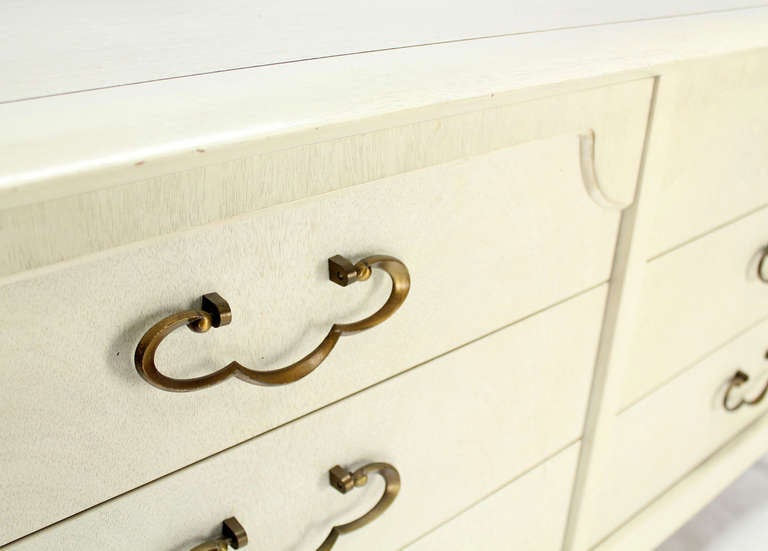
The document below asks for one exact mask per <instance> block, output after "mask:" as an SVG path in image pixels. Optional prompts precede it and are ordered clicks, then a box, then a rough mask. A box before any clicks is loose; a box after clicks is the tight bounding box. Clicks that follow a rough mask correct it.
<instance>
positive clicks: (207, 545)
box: [190, 517, 248, 551]
mask: <svg viewBox="0 0 768 551" xmlns="http://www.w3.org/2000/svg"><path fill="white" fill-rule="evenodd" d="M246 545H248V534H246V533H245V528H243V527H242V525H241V524H240V523H239V522H238V521H237V519H236V518H235V517H229V518H228V519H226V520H225V521H224V522H223V523H222V526H221V537H220V538H216V539H214V540H209V541H206V542H204V543H201V544H200V545H196V546H195V547H193V548H192V549H190V551H227V550H228V549H229V548H230V546H231V547H232V548H233V549H240V548H241V547H245V546H246Z"/></svg>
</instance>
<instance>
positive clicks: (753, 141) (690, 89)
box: [644, 49, 768, 256]
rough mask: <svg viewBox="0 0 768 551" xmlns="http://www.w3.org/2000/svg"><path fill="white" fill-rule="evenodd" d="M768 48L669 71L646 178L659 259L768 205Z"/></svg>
mask: <svg viewBox="0 0 768 551" xmlns="http://www.w3.org/2000/svg"><path fill="white" fill-rule="evenodd" d="M766 97H768V50H765V49H763V50H758V51H752V52H748V53H739V54H736V55H730V56H726V57H723V58H717V59H714V60H706V61H702V62H697V63H690V64H686V66H685V68H684V69H681V70H680V71H679V72H670V73H665V75H664V77H663V79H662V81H661V84H660V86H659V96H658V99H657V102H656V109H655V111H654V131H653V134H652V137H651V140H650V143H649V146H648V147H649V150H648V156H647V159H648V160H647V163H646V168H645V176H644V178H645V180H646V181H648V182H652V183H653V184H654V185H657V186H659V188H660V192H659V194H658V196H657V200H656V201H655V205H654V216H655V220H654V223H653V224H651V236H650V244H649V247H650V249H649V251H648V252H649V254H650V255H651V256H655V255H657V254H659V253H661V252H663V251H666V250H669V249H671V248H672V247H675V246H677V245H679V244H681V243H684V242H685V241H687V240H689V239H691V238H693V237H695V236H697V235H702V234H704V233H706V232H707V231H709V230H711V229H712V228H715V227H717V226H719V225H721V224H725V223H726V222H728V221H730V220H733V219H735V218H737V217H739V216H742V215H744V214H746V213H748V212H751V211H752V210H754V209H755V208H757V207H759V206H763V205H766V204H768V157H766V154H765V152H766V151H768V106H766V99H765V98H766Z"/></svg>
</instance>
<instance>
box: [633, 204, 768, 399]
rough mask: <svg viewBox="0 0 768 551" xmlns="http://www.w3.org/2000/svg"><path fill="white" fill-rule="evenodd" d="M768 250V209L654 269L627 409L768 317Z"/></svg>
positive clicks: (651, 266)
mask: <svg viewBox="0 0 768 551" xmlns="http://www.w3.org/2000/svg"><path fill="white" fill-rule="evenodd" d="M766 245H768V208H765V209H762V210H760V211H759V212H757V213H755V214H752V215H751V216H748V217H747V218H744V219H742V220H739V221H738V222H735V223H733V224H730V225H728V226H726V227H725V228H723V229H721V230H718V231H717V232H715V233H712V234H709V235H707V236H705V237H703V238H701V239H698V240H696V241H694V242H693V243H691V244H689V245H687V246H685V247H683V248H682V249H679V250H676V251H673V252H671V253H669V254H666V255H664V256H662V257H659V258H657V259H655V260H653V261H651V262H650V263H648V265H647V267H646V274H645V282H644V288H643V291H642V293H643V294H642V297H641V304H640V306H639V309H638V310H639V311H638V321H637V326H636V327H637V329H636V335H635V337H634V339H633V342H632V344H631V354H630V358H631V360H630V363H629V365H628V369H627V370H626V372H625V373H624V380H623V392H622V404H623V406H624V407H626V406H628V405H629V404H632V403H634V402H635V401H637V400H638V399H639V398H640V397H642V396H643V395H645V394H647V393H648V392H650V391H652V390H653V389H654V388H655V387H657V386H659V385H661V384H662V383H664V382H665V381H667V380H669V379H670V378H671V377H673V376H674V375H675V374H676V373H679V372H680V371H681V370H683V369H684V368H685V367H687V366H690V365H692V364H693V363H694V362H696V361H697V360H698V359H700V358H702V357H704V356H705V355H706V354H707V353H709V352H710V351H711V350H713V349H714V348H716V347H718V346H720V345H721V344H722V343H724V342H725V341H727V340H728V339H730V338H732V337H733V336H734V335H736V334H738V333H739V332H740V331H743V330H744V329H746V328H747V327H749V326H751V325H753V324H754V323H756V322H757V321H759V320H760V319H762V318H763V317H765V316H766V315H768V284H766V283H765V282H763V281H761V280H760V278H759V277H758V266H759V260H760V258H761V255H762V253H763V252H764V249H765V246H766ZM763 268H764V271H765V266H763Z"/></svg>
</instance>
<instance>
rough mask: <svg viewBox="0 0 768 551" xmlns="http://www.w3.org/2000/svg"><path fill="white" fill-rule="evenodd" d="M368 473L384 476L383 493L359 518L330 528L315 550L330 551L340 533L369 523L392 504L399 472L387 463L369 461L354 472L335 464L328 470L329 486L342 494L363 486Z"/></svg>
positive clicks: (397, 486) (398, 483)
mask: <svg viewBox="0 0 768 551" xmlns="http://www.w3.org/2000/svg"><path fill="white" fill-rule="evenodd" d="M370 473H378V474H379V475H381V476H382V477H383V478H384V482H385V483H386V486H385V487H384V493H383V494H382V495H381V498H380V499H379V501H377V502H376V505H374V506H373V508H372V509H371V510H370V511H368V512H367V513H365V514H364V515H363V516H361V517H360V518H357V519H355V520H353V521H351V522H347V523H346V524H339V525H338V526H334V527H333V528H331V531H330V533H329V534H328V536H327V537H326V538H325V540H323V543H322V544H320V547H318V548H317V551H330V549H331V548H332V547H333V546H334V544H335V543H336V540H338V539H339V536H340V535H341V534H347V533H349V532H352V531H353V530H357V529H358V528H362V527H363V526H366V525H367V524H370V523H371V522H373V521H374V520H376V519H377V518H379V517H380V516H381V515H382V514H383V513H384V511H386V510H387V508H388V507H389V506H390V505H392V502H393V501H394V500H395V498H396V497H397V493H398V492H399V491H400V473H398V472H397V469H395V468H394V467H393V466H392V465H390V464H389V463H369V464H368V465H365V466H363V467H360V468H359V469H357V470H356V471H354V472H349V471H347V470H346V469H344V468H342V467H340V466H339V465H336V466H335V467H333V468H332V469H331V470H330V471H329V472H328V474H329V479H330V483H331V486H333V487H334V488H336V489H337V490H338V491H339V492H341V493H342V494H346V493H347V492H349V491H350V490H352V489H354V488H359V487H361V486H365V484H366V483H367V482H368V475H369V474H370Z"/></svg>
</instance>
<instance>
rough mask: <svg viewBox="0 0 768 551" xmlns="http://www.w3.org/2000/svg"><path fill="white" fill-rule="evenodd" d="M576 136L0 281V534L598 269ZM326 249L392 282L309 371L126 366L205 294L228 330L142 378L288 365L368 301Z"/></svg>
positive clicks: (332, 394)
mask: <svg viewBox="0 0 768 551" xmlns="http://www.w3.org/2000/svg"><path fill="white" fill-rule="evenodd" d="M596 137H597V140H598V141H597V144H598V145H597V151H598V152H599V151H601V148H600V147H601V146H600V143H601V142H600V141H599V140H600V137H599V136H596ZM635 137H636V138H639V137H641V136H640V135H638V136H635ZM582 138H583V136H582ZM631 141H632V143H635V140H634V139H633V140H631ZM608 143H609V142H606V147H604V148H603V150H609V149H610V148H609V147H608ZM639 143H640V142H639V140H638V141H637V145H639ZM582 149H583V139H580V136H579V135H577V134H572V135H564V136H557V137H553V138H550V139H546V140H540V141H536V142H529V143H526V144H523V145H519V146H515V147H510V148H505V149H501V150H498V151H494V152H491V153H488V154H483V155H477V156H473V157H470V158H467V159H464V160H461V161H455V162H451V163H446V164H442V165H437V166H433V167H430V168H426V169H422V170H417V171H413V172H409V173H405V174H401V175H398V176H394V177H391V178H385V179H381V180H377V181H374V182H369V183H368V184H363V185H360V186H355V187H350V188H346V189H344V190H341V191H338V192H334V193H330V194H326V195H322V196H319V197H315V198H311V199H307V200H304V201H300V202H296V203H293V204H290V205H285V206H281V207H275V208H271V209H266V210H264V211H260V212H259V213H256V214H253V215H249V216H246V217H242V218H237V219H233V220H231V221H229V222H227V223H226V224H220V225H215V226H209V227H206V228H202V229H199V230H195V231H191V232H188V233H184V234H177V235H172V236H168V237H166V238H163V239H159V240H156V241H152V242H147V243H144V244H142V245H141V246H132V247H127V248H124V249H119V250H115V251H112V252H110V253H109V254H103V255H99V256H95V257H93V258H91V259H89V260H88V261H87V262H85V261H83V262H80V263H77V264H75V265H72V266H69V267H66V268H63V269H61V270H58V271H56V272H52V273H43V274H41V275H39V276H37V277H34V278H29V279H25V280H22V281H18V282H15V283H12V284H9V285H6V286H5V287H3V288H2V289H0V304H3V307H4V309H5V311H8V312H14V317H13V319H11V318H6V319H3V320H0V349H2V350H3V354H4V356H3V364H4V365H3V370H2V381H1V382H2V384H1V385H0V404H2V406H0V407H1V408H2V409H1V410H0V414H1V415H0V427H1V428H0V437H2V440H3V441H4V442H5V443H6V444H7V446H6V450H5V451H4V452H3V453H4V456H5V457H4V462H3V465H4V468H3V469H2V472H0V484H1V485H2V486H3V487H4V488H7V490H6V494H9V495H11V496H13V499H11V500H9V503H10V502H13V503H14V508H18V509H20V510H24V511H27V512H26V513H25V515H26V517H25V518H23V519H22V518H17V519H16V520H15V521H14V522H10V523H8V524H7V526H4V527H3V530H1V531H0V534H1V535H2V537H0V542H2V541H7V539H10V538H12V537H15V536H18V535H20V534H23V533H25V532H27V531H29V530H31V529H34V528H38V527H40V526H43V525H45V524H48V523H50V522H53V521H56V520H58V519H60V518H62V517H64V516H67V515H70V514H73V513H75V512H77V511H79V510H81V509H83V508H86V507H89V506H91V505H93V504H94V503H98V502H100V501H102V500H104V499H107V498H109V497H112V496H114V495H116V494H119V493H121V492H124V491H126V490H129V489H131V488H133V487H135V486H137V485H140V484H143V483H146V482H148V481H150V480H152V479H154V478H156V477H158V476H162V475H163V474H165V473H167V472H170V471H173V470H176V469H178V468H181V467H183V466H185V465H188V464H190V463H191V462H193V461H196V460H198V459H200V458H201V457H206V456H208V455H210V454H212V453H215V452H217V451H219V450H221V449H223V448H226V447H229V446H232V445H234V444H236V443H238V442H241V441H243V440H244V439H247V438H250V437H252V436H254V435H257V434H260V433H262V432H264V431H266V430H269V429H271V428H273V427H275V426H277V425H279V424H281V423H284V422H286V421H288V420H291V419H294V418H296V417H297V416H299V415H302V414H305V413H307V412H309V411H312V410H314V409H316V408H318V407H321V406H323V405H325V404H328V403H330V402H332V401H335V400H338V399H340V398H342V397H344V396H347V395H349V394H350V393H352V392H355V391H357V390H360V389H361V388H365V387H367V386H369V385H371V384H374V383H376V382H377V381H381V380H383V379H385V378H387V377H390V376H392V375H395V374H397V373H399V372H402V371H403V370H405V369H407V368H409V367H411V366H413V365H416V364H418V363H421V362H424V361H426V360H428V359H430V358H433V357H435V356H437V355H439V354H442V353H444V352H446V351H448V350H450V349H453V348H455V347H457V346H459V345H462V344H464V343H467V342H469V341H471V340H473V339H476V338H478V337H480V336H482V335H484V334H487V333H489V332H491V331H493V330H495V329H497V328H499V327H502V326H504V325H506V324H509V323H511V322H513V321H515V320H518V319H521V318H523V317H525V316H527V315H530V314H531V313H533V312H535V311H538V310H540V309H542V308H545V307H547V306H549V305H552V304H555V303H557V302H559V301H562V300H564V299H566V298H568V297H570V296H573V295H575V294H577V293H579V292H582V291H584V290H586V289H589V288H592V287H594V286H597V285H599V284H601V283H602V282H605V281H607V279H608V278H609V275H610V269H611V262H612V255H613V249H614V244H615V239H616V232H617V224H618V220H619V217H620V211H619V210H618V209H615V208H609V207H606V206H603V205H600V204H598V203H597V202H596V201H595V199H594V194H595V193H596V190H595V188H594V187H589V186H588V185H586V184H585V180H584V178H583V176H582V168H583V166H582V164H581V160H582V158H583V156H582V155H580V152H581V150H582ZM337 253H340V254H344V255H346V256H350V257H352V260H356V259H358V258H360V257H362V256H366V255H369V254H376V253H383V254H390V255H394V256H396V257H399V258H400V259H402V260H403V261H404V262H405V264H406V265H407V266H408V268H409V270H410V273H411V291H410V294H409V296H408V297H407V299H406V300H405V303H404V305H403V306H402V307H401V308H400V309H399V310H398V311H397V312H395V313H394V315H393V316H392V317H391V318H390V319H388V320H386V321H385V322H384V323H382V324H381V325H379V326H377V327H375V328H373V329H369V330H366V331H364V332H361V333H359V334H356V335H354V336H349V337H344V338H343V339H341V342H339V344H338V345H337V346H336V348H335V349H334V350H333V351H332V352H331V353H330V356H329V357H328V359H327V360H326V361H325V362H323V363H322V365H321V366H320V367H319V368H318V369H317V370H316V371H315V372H314V373H312V374H311V375H310V376H308V377H305V378H303V379H301V380H299V381H298V382H295V383H293V384H289V385H285V386H281V387H272V388H263V387H258V386H254V385H250V384H247V383H245V382H242V381H239V380H236V379H234V378H231V379H230V380H228V381H226V382H224V383H222V384H219V385H217V386H215V387H213V388H208V389H205V390H203V391H198V392H190V393H185V394H171V393H168V392H164V391H160V390H158V389H155V388H152V387H151V386H149V385H148V384H147V383H145V382H144V381H143V380H141V379H140V378H139V377H138V376H137V374H136V371H135V369H134V366H133V360H132V358H133V355H134V350H135V348H136V345H137V342H138V341H139V339H140V338H141V336H142V335H143V334H144V333H145V332H146V331H147V330H148V329H149V328H150V327H151V326H152V325H153V324H154V323H155V322H157V321H158V320H160V319H162V318H164V317H165V316H167V315H169V314H172V313H174V312H178V311H180V310H186V309H188V308H189V307H190V306H192V305H193V304H194V301H196V300H197V297H200V295H202V294H203V293H208V292H210V291H215V292H217V293H219V294H220V295H221V296H223V297H224V298H225V299H227V300H228V302H229V304H230V305H231V307H232V312H233V314H232V315H233V319H232V323H231V324H230V325H228V326H226V327H222V328H218V329H214V330H211V331H209V332H207V333H205V334H202V335H201V334H195V333H191V332H189V331H186V330H183V327H182V328H180V329H178V330H176V331H174V332H172V333H171V334H170V335H169V336H168V337H167V338H166V339H165V341H164V342H163V343H162V345H161V347H160V348H159V349H158V352H157V363H158V365H159V366H160V370H161V371H163V372H164V373H166V374H167V375H170V376H172V377H177V378H179V377H190V376H201V375H205V374H209V373H211V372H213V371H214V370H215V369H218V368H220V367H222V366H224V365H225V364H228V363H229V362H231V361H233V360H236V361H238V362H240V363H242V364H244V365H246V366H248V367H250V368H252V369H259V370H269V369H276V368H281V367H283V366H285V365H287V364H289V363H291V362H294V361H296V360H298V359H299V358H301V357H302V356H304V355H305V354H307V353H308V352H309V351H310V350H312V349H313V348H314V347H315V346H317V345H318V343H319V342H321V340H322V339H323V338H324V337H325V335H326V333H327V331H328V330H329V327H330V326H331V325H332V324H334V323H336V322H346V321H352V320H356V319H359V318H361V317H363V316H365V315H368V314H370V313H371V312H373V311H374V310H375V309H376V308H379V307H380V306H381V305H382V304H383V303H384V302H385V300H386V297H387V295H388V293H389V290H390V283H389V280H388V278H387V277H386V276H383V275H382V274H381V273H379V272H378V271H375V272H374V275H373V276H372V277H371V279H370V280H368V281H364V282H358V283H355V284H354V285H351V286H349V287H345V288H341V287H338V286H335V285H332V284H330V283H329V281H328V268H327V262H326V259H328V258H329V257H331V256H332V255H335V254H337ZM117 456H119V457H121V458H122V460H121V462H120V465H115V462H114V457H117ZM30 458H37V459H35V460H32V461H30ZM43 458H44V459H43ZM54 473H55V476H56V478H57V480H59V481H60V484H61V488H60V491H59V492H58V493H59V494H60V495H61V498H60V499H56V500H50V499H49V488H48V486H47V482H45V481H49V480H51V478H52V477H53V476H54ZM83 473H88V484H83V483H82V482H83V480H82V477H83V476H84V475H83ZM37 484H39V485H40V486H39V487H36V485H37ZM0 517H3V519H6V518H9V517H8V516H7V515H0Z"/></svg>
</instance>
